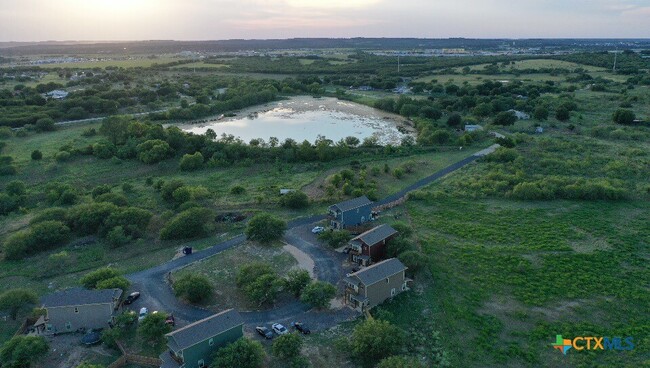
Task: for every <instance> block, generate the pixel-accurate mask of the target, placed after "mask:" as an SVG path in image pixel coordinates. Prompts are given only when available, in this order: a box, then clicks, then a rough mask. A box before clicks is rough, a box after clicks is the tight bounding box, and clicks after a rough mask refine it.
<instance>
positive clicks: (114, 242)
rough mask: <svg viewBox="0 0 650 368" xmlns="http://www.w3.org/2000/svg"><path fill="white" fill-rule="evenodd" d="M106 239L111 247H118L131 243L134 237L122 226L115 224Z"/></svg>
mask: <svg viewBox="0 0 650 368" xmlns="http://www.w3.org/2000/svg"><path fill="white" fill-rule="evenodd" d="M106 240H107V241H108V244H109V245H110V246H111V248H118V247H121V246H123V245H125V244H127V243H129V242H130V241H131V240H132V239H131V237H130V236H128V235H126V233H125V232H124V228H123V227H122V226H115V227H114V228H113V229H111V230H110V231H109V232H108V234H106Z"/></svg>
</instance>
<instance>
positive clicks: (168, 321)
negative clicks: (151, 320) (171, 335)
mask: <svg viewBox="0 0 650 368" xmlns="http://www.w3.org/2000/svg"><path fill="white" fill-rule="evenodd" d="M165 323H166V324H168V325H170V326H172V327H174V326H176V319H175V318H174V315H173V314H170V315H168V316H167V319H165Z"/></svg>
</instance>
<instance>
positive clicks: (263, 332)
mask: <svg viewBox="0 0 650 368" xmlns="http://www.w3.org/2000/svg"><path fill="white" fill-rule="evenodd" d="M255 331H257V333H258V334H260V336H262V337H263V338H265V339H267V340H270V339H272V338H273V332H272V331H271V330H269V329H268V328H266V327H264V326H257V327H255Z"/></svg>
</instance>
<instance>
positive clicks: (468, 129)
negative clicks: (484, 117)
mask: <svg viewBox="0 0 650 368" xmlns="http://www.w3.org/2000/svg"><path fill="white" fill-rule="evenodd" d="M478 130H483V127H482V126H480V125H465V131H466V132H476V131H478Z"/></svg>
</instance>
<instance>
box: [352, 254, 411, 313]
mask: <svg viewBox="0 0 650 368" xmlns="http://www.w3.org/2000/svg"><path fill="white" fill-rule="evenodd" d="M343 281H344V283H345V298H344V302H345V303H346V304H347V305H348V306H350V307H351V308H353V309H356V310H358V311H361V312H363V311H365V310H367V309H371V308H373V307H375V306H377V305H379V304H381V303H383V302H384V301H385V300H386V299H389V298H392V297H394V296H395V295H397V294H399V293H401V292H403V291H406V290H408V289H409V288H408V285H407V283H408V282H410V281H411V280H409V279H407V278H406V266H404V264H403V263H402V262H400V260H399V259H397V258H390V259H387V260H385V261H381V262H379V263H375V264H374V265H372V266H370V267H366V268H364V269H362V270H361V271H357V272H355V273H351V274H349V275H348V276H347V277H346V278H344V279H343Z"/></svg>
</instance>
